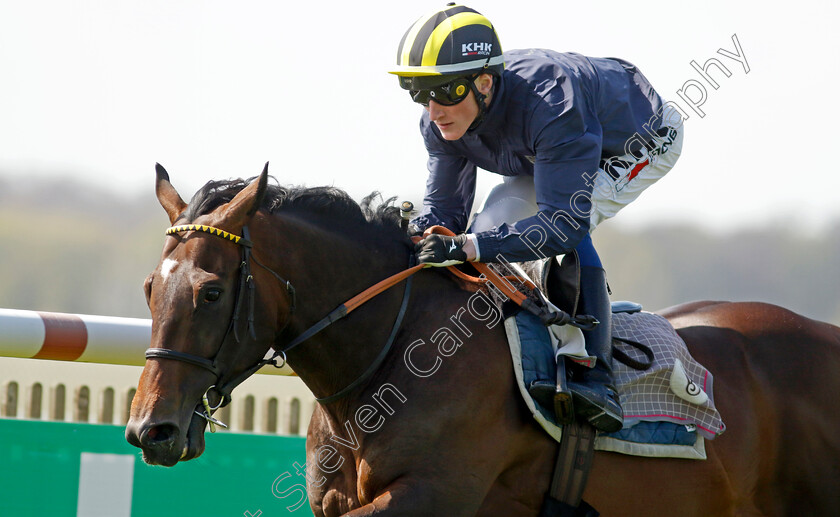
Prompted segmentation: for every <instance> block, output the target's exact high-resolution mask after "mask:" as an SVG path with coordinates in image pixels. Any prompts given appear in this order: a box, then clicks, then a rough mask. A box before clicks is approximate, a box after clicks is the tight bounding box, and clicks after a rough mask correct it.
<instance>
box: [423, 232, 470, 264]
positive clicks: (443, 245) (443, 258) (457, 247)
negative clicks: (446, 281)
mask: <svg viewBox="0 0 840 517" xmlns="http://www.w3.org/2000/svg"><path fill="white" fill-rule="evenodd" d="M466 243H467V236H466V235H464V234H463V233H462V234H461V235H456V236H455V237H447V236H446V235H438V234H434V233H433V234H431V235H429V236H428V237H425V238H424V239H423V240H421V241H420V242H418V243H417V244H416V245H415V246H414V251H415V252H416V253H417V262H419V263H421V264H429V265H430V266H435V267H446V266H452V265H455V264H461V263H463V262H465V261H466V260H467V254H466V252H464V245H465V244H466Z"/></svg>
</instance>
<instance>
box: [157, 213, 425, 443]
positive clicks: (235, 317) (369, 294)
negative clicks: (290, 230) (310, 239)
mask: <svg viewBox="0 0 840 517" xmlns="http://www.w3.org/2000/svg"><path fill="white" fill-rule="evenodd" d="M189 231H196V232H204V233H209V234H211V235H215V236H217V237H221V238H222V239H225V240H228V241H231V242H233V243H235V244H238V245H239V246H240V248H241V250H242V253H241V260H240V263H239V288H238V290H237V292H236V296H235V301H234V308H233V314H232V316H231V322H230V325H229V326H228V329H227V331H226V332H225V335H224V336H223V337H222V340H221V345H220V346H219V349H218V351H217V352H216V355H215V356H214V357H213V358H212V359H207V358H205V357H202V356H198V355H195V354H190V353H187V352H178V351H176V350H169V349H167V348H149V349H148V350H146V359H171V360H175V361H181V362H185V363H188V364H192V365H194V366H198V367H200V368H204V369H205V370H207V371H209V372H211V373H212V374H213V375H214V376H215V377H216V382H215V383H213V384H212V385H211V386H210V387H209V388H207V390H206V391H205V392H204V395H203V396H202V402H201V403H202V406H203V411H198V410H197V409H196V410H195V411H194V412H195V414H197V415H198V416H200V417H202V418H204V419H205V420H207V422H208V424H209V426H210V431H211V432H215V430H216V429H215V425H221V426H222V427H227V426H226V425H225V424H224V423H222V422H220V421H219V420H217V419H215V418H213V416H212V412H213V411H215V410H216V409H219V408H220V407H223V406H226V405H227V404H228V403H230V400H231V397H230V395H231V392H232V391H233V389H234V388H236V386H238V385H239V384H241V383H242V382H244V381H245V379H247V378H248V377H250V376H251V375H253V374H254V373H255V372H256V371H257V370H259V369H260V368H262V367H263V366H267V365H272V366H274V367H275V368H282V367H283V366H284V365H285V364H286V353H287V352H288V351H289V350H291V349H293V348H295V347H296V346H298V345H300V344H301V343H303V342H304V341H306V340H308V339H309V338H311V337H312V336H314V335H315V334H317V333H318V332H320V331H322V330H323V329H325V328H326V327H327V326H329V325H330V324H332V323H334V322H336V321H338V320H339V319H341V318H343V317H345V316H347V315H348V314H349V313H350V312H352V311H353V310H354V309H356V308H357V307H358V306H360V305H362V304H363V303H364V302H366V301H367V300H369V299H371V298H373V297H374V296H376V295H377V294H379V293H381V292H382V291H384V290H385V289H388V288H389V287H392V286H394V285H396V284H397V283H399V282H401V281H402V280H405V279H407V282H406V287H405V292H404V294H403V299H402V303H401V305H400V310H399V312H398V314H397V318H396V321H395V322H394V326H393V328H392V330H391V333H390V335H389V336H388V340H387V342H386V343H385V346H384V347H383V348H382V350H381V351H380V352H379V355H378V356H377V357H376V358H375V359H374V360H373V362H372V363H371V365H370V366H369V367H368V368H367V369H366V370H365V371H364V372H363V373H362V374H361V375H360V376H359V377H357V378H356V379H355V380H354V381H353V382H351V383H350V384H349V385H347V386H346V387H344V388H342V389H341V390H339V391H338V392H336V393H334V394H332V395H330V396H327V397H322V398H316V399H315V400H317V401H318V402H320V403H321V404H328V403H330V402H334V401H336V400H338V399H340V398H343V397H344V396H346V395H348V394H349V393H350V392H351V391H353V389H355V388H357V387H358V386H359V385H361V384H362V383H363V382H364V381H365V380H367V379H368V378H369V377H370V376H371V375H373V373H374V372H376V370H377V369H378V368H379V366H380V365H381V364H382V362H383V361H384V360H385V357H386V356H387V355H388V352H389V351H390V349H391V347H392V345H393V343H394V339H395V338H396V335H397V331H398V329H399V327H400V324H401V323H402V320H403V317H404V316H405V312H406V308H407V306H408V299H409V295H410V292H411V280H412V276H411V275H412V274H413V273H415V272H416V271H419V269H421V268H422V267H423V266H422V265H419V266H415V265H414V260H415V259H414V255H413V254H412V256H411V262H410V263H409V269H407V270H404V271H402V272H400V273H398V274H397V275H394V276H392V277H389V278H387V279H385V280H383V281H382V282H379V283H378V284H376V285H374V286H373V287H371V288H369V289H367V290H365V291H363V292H362V293H360V294H359V295H357V296H355V297H353V298H351V299H350V300H348V301H347V302H345V303H343V304H341V305H340V306H338V307H337V308H336V309H334V310H333V311H331V312H330V313H329V314H328V315H327V316H326V317H324V318H323V319H321V320H320V321H318V322H317V323H315V324H314V325H312V326H311V327H309V328H308V329H307V330H305V331H304V332H303V333H301V334H300V335H299V336H297V337H296V338H295V339H293V340H292V341H290V342H289V343H288V344H287V345H285V346H284V347H283V348H282V349H281V350H279V351H276V350H275V351H274V353H273V354H272V355H271V356H270V357H265V358H263V359H262V360H260V361H258V362H257V363H256V364H254V365H253V366H251V367H250V368H247V369H246V370H245V371H243V372H242V373H241V374H239V375H237V376H236V377H234V378H232V379H230V380H228V381H227V382H224V383H221V381H222V376H223V373H224V372H222V369H221V367H220V365H219V363H218V359H219V356H220V355H221V353H222V350H223V349H224V347H225V343H227V341H228V336H229V335H230V334H231V329H232V331H233V337H234V339H235V341H236V342H237V343H239V341H240V339H239V333H238V326H239V320H240V316H241V311H242V303H243V300H244V299H245V298H246V296H247V299H248V303H247V305H248V309H247V310H248V315H247V321H248V333H249V335H250V337H251V338H252V339H256V331H255V328H254V306H255V305H254V277H253V275H252V274H251V260H252V259H253V260H254V262H255V263H256V264H257V265H259V266H260V267H262V268H263V269H265V270H266V271H268V272H269V273H271V274H272V275H273V276H274V277H275V278H276V279H277V280H278V281H279V282H280V283H281V284H283V285H284V286H285V288H286V294H287V296H288V297H289V314H290V315H291V314H293V313H294V311H295V307H296V304H297V299H296V294H295V288H294V287H293V286H292V283H291V282H289V281H288V280H286V279H285V278H283V277H282V276H280V275H279V274H277V272H275V271H273V270H272V269H271V268H269V267H268V266H266V265H265V264H263V263H261V262H260V261H259V260H258V259H257V258H256V257H255V256H253V254H252V253H251V250H252V248H253V246H254V244H253V242H252V241H251V240H250V235H249V232H248V227H247V226H244V227H243V228H242V236H238V235H234V234H232V233H229V232H226V231H224V230H221V229H219V228H214V227H212V226H207V225H197V224H187V225H181V226H173V227H171V228H168V229H167V230H166V235H174V234H177V233H181V232H189ZM287 324H288V323H287ZM282 330H283V329H280V331H279V332H282ZM278 359H281V360H282V362H279V363H278ZM214 388H215V390H216V391H217V392H218V393H219V394H220V395H221V399H220V401H219V403H218V404H217V405H216V406H215V407H213V406H211V405H210V403H209V401H208V393H209V392H210V390H212V389H214Z"/></svg>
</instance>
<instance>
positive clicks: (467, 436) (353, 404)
mask: <svg viewBox="0 0 840 517" xmlns="http://www.w3.org/2000/svg"><path fill="white" fill-rule="evenodd" d="M267 174H268V172H267V164H266V169H265V170H263V172H262V174H261V175H260V176H259V177H258V178H256V179H255V180H253V181H251V182H250V183H249V182H247V181H244V180H235V181H228V182H210V183H208V184H207V185H205V187H204V188H202V189H201V190H200V191H199V192H198V193H196V195H195V196H194V197H193V198H192V200H191V202H190V203H189V204H187V203H185V202H184V201H183V200H182V199H181V197H180V196H179V194H178V193H177V192H176V190H175V189H174V188H173V187H172V185H171V183H170V181H169V176H168V174H167V173H166V171H165V170H164V169H163V168H162V167H160V166H158V168H157V184H156V193H157V197H158V200H159V201H160V203H161V205H162V206H163V208H164V209H165V210H166V213H167V215H168V217H169V220H170V222H171V223H172V224H173V225H194V226H178V227H176V228H175V229H174V230H171V231H169V232H167V233H168V235H167V236H166V237H165V241H164V247H163V253H162V256H161V260H160V263H159V265H158V267H157V268H156V269H155V270H154V272H153V273H152V274H151V275H150V276H149V277H148V278H147V280H146V283H145V290H146V296H147V299H148V303H149V307H150V310H151V313H152V321H153V324H152V341H151V345H152V348H151V349H150V351H149V352H147V357H148V360H147V362H146V366H145V368H144V370H143V373H142V376H141V378H140V381H139V386H138V389H137V393H136V396H135V397H134V401H133V403H132V406H131V418H130V421H129V422H128V425H127V428H126V438H127V440H128V441H129V442H130V443H131V444H133V445H135V446H137V447H139V448H141V449H142V450H143V458H144V460H145V461H146V462H147V463H150V464H159V465H166V466H172V465H175V464H176V463H178V462H179V461H186V460H190V459H193V458H195V457H197V456H199V455H200V454H202V452H203V450H204V432H205V428H206V426H207V425H208V419H209V420H212V419H213V417H212V416H210V413H211V411H210V409H212V408H214V407H216V406H217V405H218V404H219V403H220V402H221V401H222V399H226V398H227V397H228V396H229V391H230V389H232V387H233V386H235V384H237V383H238V382H240V381H241V380H242V378H243V377H244V376H247V375H249V374H250V373H252V372H253V371H254V370H255V368H256V367H257V366H259V365H261V364H264V362H265V361H263V358H264V357H265V356H266V354H267V352H269V350H270V348H273V349H274V350H278V351H279V350H284V349H287V348H288V345H289V343H290V342H293V341H294V340H295V339H296V338H299V336H301V334H302V333H304V332H306V330H307V329H309V328H311V327H312V325H314V324H315V323H316V322H319V321H321V320H322V319H323V318H324V316H325V315H326V314H328V313H330V311H332V310H333V309H334V308H336V307H339V306H341V304H342V303H343V302H344V301H345V300H347V299H349V298H350V297H352V296H354V295H356V294H357V293H359V292H361V291H363V290H364V289H366V288H367V287H369V286H371V285H373V284H375V283H376V282H378V281H380V280H381V279H383V278H385V277H388V276H389V275H393V274H395V273H398V272H400V271H403V270H405V269H406V268H407V267H408V265H409V264H410V260H411V257H412V255H413V245H412V243H411V241H410V240H409V238H408V237H407V236H406V234H405V232H404V231H403V230H402V229H401V228H400V226H399V222H398V219H399V215H398V214H397V209H396V208H394V207H391V206H389V205H390V203H381V204H380V205H379V206H373V203H372V202H371V201H370V200H369V199H368V200H366V201H365V202H363V203H362V204H361V205H360V204H357V203H356V202H355V201H353V200H352V199H351V198H350V197H349V196H347V194H345V193H343V192H341V191H339V190H337V189H333V188H314V189H313V188H309V189H304V188H283V187H279V186H277V185H274V184H269V183H268V181H267ZM196 225H200V226H196ZM238 239H239V240H238ZM246 262H247V263H249V264H250V267H246V266H247V265H245V263H246ZM243 268H244V269H245V270H243ZM411 279H412V280H411V281H412V282H413V285H412V286H411V289H410V292H409V288H408V287H407V285H408V281H406V282H402V283H401V284H399V285H398V286H395V287H393V288H391V289H388V290H386V291H384V292H382V293H381V294H379V295H378V296H376V297H375V298H373V299H371V300H370V301H369V302H367V303H366V304H364V305H362V306H360V307H359V308H358V309H356V310H355V311H354V312H353V313H352V314H349V315H347V317H345V318H341V319H337V321H335V322H334V323H333V324H331V325H327V326H326V327H325V328H323V330H321V331H320V332H317V333H314V335H313V334H312V333H311V332H310V333H309V335H308V336H305V337H306V339H304V340H302V341H301V340H300V339H298V341H300V342H299V343H298V345H299V346H295V347H294V348H291V349H289V350H288V352H286V357H287V359H288V362H289V364H290V365H291V366H292V367H293V369H294V371H295V372H296V373H297V374H298V375H299V377H300V378H301V379H302V380H303V382H304V383H306V385H307V386H308V388H309V389H310V390H311V391H312V393H313V394H314V395H315V396H316V397H317V398H319V399H321V400H322V402H321V403H320V404H318V405H317V407H316V409H315V412H314V414H313V416H312V419H311V423H310V426H309V430H308V434H307V440H306V451H307V466H306V469H307V471H306V472H307V475H306V477H307V483H308V495H309V500H310V505H311V508H312V510H313V512H314V514H315V515H316V516H319V517H320V516H338V515H343V516H347V517H361V516H473V515H478V516H504V517H519V516H522V517H525V516H529V517H533V516H536V515H537V514H538V513H539V510H540V506H541V503H542V500H543V495H544V493H545V492H546V491H547V490H548V486H549V482H550V476H551V473H552V469H553V465H554V461H555V454H556V451H557V443H556V442H555V441H554V440H552V439H551V438H549V437H548V435H547V434H546V433H545V432H543V431H542V430H541V429H540V428H539V427H538V425H537V424H536V423H535V421H534V420H533V418H532V417H531V416H530V414H529V413H528V412H527V410H526V407H525V405H524V403H523V402H522V401H521V399H520V395H519V393H518V391H517V390H516V388H515V386H514V374H513V370H512V368H511V359H510V353H509V350H508V346H507V343H506V336H505V332H504V330H503V328H502V325H501V324H499V317H498V314H497V309H495V308H494V307H491V306H490V304H488V303H486V299H485V298H482V296H481V291H480V290H478V291H477V290H475V289H471V288H467V287H465V286H464V284H463V283H462V282H460V281H458V280H456V279H454V278H453V277H452V276H451V275H450V274H449V273H447V272H446V271H441V270H423V271H421V272H419V273H418V274H416V275H414V276H412V277H411ZM661 314H663V315H664V316H666V317H667V318H668V319H669V320H670V322H671V323H672V324H673V325H674V326H675V327H676V328H677V329H678V332H679V334H680V335H681V336H682V338H683V339H684V340H685V341H686V343H687V344H688V347H689V349H690V351H691V353H692V355H693V356H694V357H695V358H696V359H697V360H698V361H699V362H700V363H701V364H703V365H704V366H706V367H707V368H708V369H709V370H710V371H711V372H712V373H713V374H714V376H715V400H716V405H717V408H718V409H719V411H720V413H721V415H722V417H723V419H724V422H725V423H726V425H727V431H726V432H725V433H724V434H722V435H721V436H719V437H717V438H716V439H715V440H713V441H707V442H706V452H707V456H708V459H707V460H705V461H697V460H684V459H653V458H641V457H635V456H627V455H621V454H617V453H610V452H596V455H595V459H594V462H593V465H592V470H591V473H590V476H589V482H588V485H587V488H586V490H585V492H584V494H583V498H584V500H586V501H588V502H589V503H590V504H591V505H592V506H594V507H595V508H596V509H598V510H599V511H600V512H601V514H602V515H604V516H639V515H655V516H663V515H675V516H681V517H687V516H704V517H706V516H747V515H750V516H752V515H763V516H788V515H808V516H814V515H836V512H837V510H838V508H840V432H838V430H840V411H838V409H840V408H838V403H837V400H838V395H840V329H838V327H835V326H833V325H830V324H827V323H822V322H819V321H815V320H812V319H808V318H806V317H803V316H800V315H798V314H795V313H793V312H791V311H788V310H786V309H783V308H781V307H777V306H773V305H768V304H764V303H728V302H695V303H689V304H686V305H681V306H678V307H674V308H671V309H666V310H665V311H662V313H661ZM309 336H311V337H309ZM211 386H216V387H215V388H213V389H210V387H211ZM336 395H340V396H336ZM202 397H208V398H209V403H208V404H204V403H202ZM204 406H208V409H204V410H203V409H202V408H203V407H204Z"/></svg>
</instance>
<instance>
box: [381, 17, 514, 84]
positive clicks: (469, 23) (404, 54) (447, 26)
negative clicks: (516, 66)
mask: <svg viewBox="0 0 840 517" xmlns="http://www.w3.org/2000/svg"><path fill="white" fill-rule="evenodd" d="M504 68H505V62H504V56H503V55H502V45H501V44H500V43H499V37H498V36H497V35H496V31H495V29H494V28H493V24H492V23H490V20H488V19H487V18H485V17H484V16H483V15H482V14H481V13H479V12H478V11H476V10H474V9H470V8H469V7H466V6H463V5H456V4H455V3H450V4H447V5H446V7H445V8H444V9H443V10H437V11H435V12H433V13H430V14H428V15H426V16H423V17H421V18H420V19H419V20H417V21H416V22H414V24H413V25H412V26H411V27H409V29H408V31H407V32H406V33H405V35H404V36H403V38H402V41H400V46H399V49H398V50H397V67H396V68H395V69H393V70H390V73H392V74H395V75H398V76H400V86H402V87H403V88H405V89H407V90H415V89H422V88H429V87H434V86H437V85H439V84H440V83H441V82H442V81H443V82H446V81H450V80H452V76H453V75H454V76H466V75H471V74H476V73H481V72H491V73H495V74H497V75H500V74H501V73H502V70H504ZM442 76H443V77H442ZM446 76H448V77H446Z"/></svg>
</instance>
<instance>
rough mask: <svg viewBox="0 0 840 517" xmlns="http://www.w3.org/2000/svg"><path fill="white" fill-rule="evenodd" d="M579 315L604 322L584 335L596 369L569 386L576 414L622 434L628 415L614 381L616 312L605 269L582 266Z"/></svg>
mask: <svg viewBox="0 0 840 517" xmlns="http://www.w3.org/2000/svg"><path fill="white" fill-rule="evenodd" d="M578 313H579V314H590V315H592V316H594V317H595V318H596V319H597V320H598V321H599V322H600V323H599V324H598V325H597V326H596V327H595V328H594V329H593V330H588V331H584V332H583V335H584V338H585V339H586V350H587V352H588V353H589V354H590V355H592V356H594V357H595V358H596V361H595V366H594V367H593V368H586V369H584V370H583V371H582V372H579V374H578V375H577V376H575V377H573V378H572V379H571V380H570V381H569V383H568V387H569V390H570V391H571V392H572V398H573V404H574V409H575V412H576V414H577V415H578V417H580V418H582V419H584V420H586V421H588V422H589V423H590V424H592V426H593V427H595V429H598V430H599V431H603V432H606V433H612V432H615V431H619V430H620V429H621V427H622V425H623V423H624V412H623V411H622V410H621V404H620V402H619V399H618V390H616V388H615V382H614V380H613V372H612V321H611V316H612V313H611V309H610V299H609V295H608V294H607V282H606V275H605V273H604V270H603V269H601V268H598V267H592V266H581V268H580V307H579V309H578Z"/></svg>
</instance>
